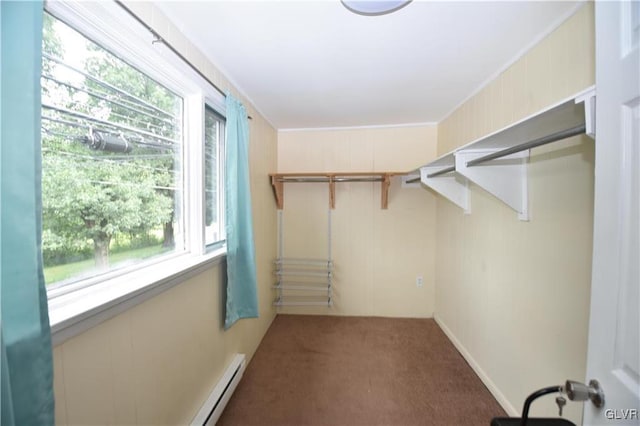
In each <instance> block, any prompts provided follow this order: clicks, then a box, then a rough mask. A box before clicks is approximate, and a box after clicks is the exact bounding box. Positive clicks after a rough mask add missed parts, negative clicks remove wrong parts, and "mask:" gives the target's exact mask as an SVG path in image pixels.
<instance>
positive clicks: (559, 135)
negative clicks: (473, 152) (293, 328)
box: [467, 124, 586, 167]
mask: <svg viewBox="0 0 640 426" xmlns="http://www.w3.org/2000/svg"><path fill="white" fill-rule="evenodd" d="M585 131H586V126H585V124H581V125H579V126H576V127H572V128H570V129H567V130H561V131H559V132H556V133H552V134H550V135H548V136H543V137H541V138H538V139H534V140H532V141H529V142H525V143H522V144H520V145H516V146H513V147H511V148H507V149H503V150H501V151H497V152H493V153H491V154H487V155H484V156H482V157H479V158H476V159H474V160H471V161H467V167H471V166H475V165H477V164H480V163H484V162H486V161H490V160H495V159H497V158H501V157H506V156H507V155H511V154H515V153H516V152H521V151H525V150H527V149H531V148H535V147H538V146H541V145H546V144H548V143H551V142H555V141H559V140H561V139H566V138H569V137H571V136H576V135H580V134H582V133H584V132H585Z"/></svg>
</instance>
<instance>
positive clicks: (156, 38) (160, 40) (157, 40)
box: [115, 0, 253, 120]
mask: <svg viewBox="0 0 640 426" xmlns="http://www.w3.org/2000/svg"><path fill="white" fill-rule="evenodd" d="M115 2H116V3H117V4H118V6H120V7H121V8H122V9H123V10H124V11H125V12H127V13H128V14H129V15H130V16H131V17H132V18H133V19H135V20H136V21H137V22H138V23H139V24H140V25H142V26H143V27H145V28H146V29H147V31H149V32H150V33H151V34H152V35H153V37H154V40H153V43H162V44H164V45H165V46H166V47H167V48H168V49H169V50H170V51H171V52H173V54H174V55H176V56H177V57H178V58H180V60H182V62H184V63H185V64H186V65H188V66H189V68H191V69H192V70H193V71H195V72H196V73H197V74H198V75H199V76H200V77H202V78H203V79H204V80H205V81H206V82H207V83H209V84H210V85H211V87H213V88H214V89H216V90H217V91H218V92H219V93H220V94H221V95H222V96H224V97H227V94H226V93H225V92H224V91H223V90H222V89H221V88H219V87H218V85H217V84H215V83H214V82H213V81H211V80H210V79H209V77H207V76H206V75H204V73H203V72H202V71H200V70H199V69H198V68H197V67H196V66H195V65H193V64H192V63H191V62H189V60H188V59H187V58H185V57H184V55H183V54H182V53H180V52H179V51H178V50H177V49H176V48H175V47H173V46H172V45H171V43H169V42H168V41H166V40H165V39H164V38H162V37H160V35H158V33H157V32H156V31H155V30H154V29H153V28H152V27H151V26H150V25H149V24H147V23H146V22H144V21H143V20H142V19H140V18H139V17H138V15H136V14H135V13H133V12H132V11H131V9H129V8H128V7H127V6H125V5H124V3H123V2H122V0H115ZM247 118H248V119H249V120H253V117H251V116H250V115H247Z"/></svg>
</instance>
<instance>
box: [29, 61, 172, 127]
mask: <svg viewBox="0 0 640 426" xmlns="http://www.w3.org/2000/svg"><path fill="white" fill-rule="evenodd" d="M42 56H43V57H44V58H46V59H48V60H50V61H53V62H55V63H57V64H60V65H62V66H63V67H65V68H67V69H70V70H71V71H74V72H77V73H78V74H80V75H83V76H85V77H87V78H88V79H90V80H91V81H94V82H96V83H98V84H99V85H101V86H103V87H106V88H108V89H111V90H113V91H116V92H118V93H120V94H122V95H124V96H126V97H128V98H131V99H133V100H135V101H136V102H139V103H140V104H142V105H144V106H146V107H147V108H150V109H152V110H154V111H157V112H159V113H162V114H165V115H166V116H168V117H173V114H171V113H169V112H167V111H164V110H162V109H160V108H158V107H157V106H155V105H153V104H151V103H149V102H147V101H145V100H144V99H140V98H138V97H137V96H134V95H132V94H131V93H129V92H126V91H124V90H122V89H120V88H118V87H116V86H114V85H112V84H110V83H107V82H106V81H103V80H100V79H99V78H97V77H94V76H93V75H91V74H89V73H87V72H85V71H82V70H80V69H78V68H76V67H74V66H72V65H69V64H67V63H66V62H64V61H63V60H62V59H60V58H56V57H54V56H51V55H49V54H48V53H45V52H43V53H42ZM134 69H135V68H134ZM136 71H137V70H136ZM138 72H139V71H138ZM143 75H144V74H143Z"/></svg>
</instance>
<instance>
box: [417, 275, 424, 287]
mask: <svg viewBox="0 0 640 426" xmlns="http://www.w3.org/2000/svg"><path fill="white" fill-rule="evenodd" d="M423 285H424V279H423V278H422V275H418V276H417V277H416V287H418V288H422V286H423Z"/></svg>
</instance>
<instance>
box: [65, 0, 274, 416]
mask: <svg viewBox="0 0 640 426" xmlns="http://www.w3.org/2000/svg"><path fill="white" fill-rule="evenodd" d="M127 6H129V7H131V8H132V9H133V10H134V11H135V12H136V13H138V14H139V16H140V17H141V18H142V19H144V20H145V21H146V22H148V23H150V24H151V25H152V26H153V28H154V29H155V30H156V31H157V32H158V33H159V34H160V35H161V36H162V37H164V38H165V39H166V40H168V41H169V42H170V43H172V44H173V45H174V46H177V47H178V48H179V49H180V51H181V52H182V53H183V54H184V55H185V56H186V57H187V58H188V59H189V60H190V61H191V62H192V63H194V64H196V65H197V66H198V67H199V68H200V69H201V70H202V71H203V72H204V73H205V74H206V75H207V76H208V77H209V78H210V79H211V80H212V81H213V82H215V83H216V84H217V85H219V86H220V87H221V88H223V89H230V90H231V92H232V93H233V94H234V96H236V97H239V98H240V99H241V100H242V102H243V103H244V105H245V107H247V110H248V112H249V114H250V115H251V116H252V117H253V120H251V121H250V134H251V140H250V161H251V191H252V196H253V210H254V227H255V228H254V231H255V241H256V258H257V273H258V297H259V307H260V318H259V319H251V320H241V321H239V322H238V323H236V324H235V325H234V326H233V327H232V328H231V329H230V330H229V331H223V329H222V324H223V312H224V310H223V307H222V303H223V298H222V292H223V291H224V286H223V285H222V282H223V281H222V280H223V276H224V275H223V274H224V266H223V265H220V266H216V267H213V268H211V269H210V270H207V271H206V272H204V273H202V274H200V275H198V276H196V277H194V278H191V279H188V280H186V281H185V282H183V283H181V284H179V285H177V286H176V287H173V288H172V289H170V290H168V291H166V292H164V293H162V294H160V295H158V296H156V297H154V298H152V299H150V300H148V301H146V302H144V303H142V304H140V305H137V306H135V307H134V308H132V309H130V310H128V311H126V312H124V313H123V314H121V315H118V316H116V317H114V318H112V319H110V320H108V321H106V322H104V323H102V324H100V325H98V326H96V327H94V328H92V329H90V330H88V331H86V332H84V333H82V334H80V335H78V336H75V337H73V338H71V339H70V340H67V341H65V342H64V343H62V344H61V345H59V346H57V347H55V348H54V374H55V375H54V389H55V397H56V424H58V425H65V424H70V425H88V424H172V425H174V424H186V423H189V422H190V421H191V419H192V418H193V416H194V415H195V414H196V413H197V411H198V409H199V408H200V406H201V405H202V403H203V402H204V400H205V399H206V397H207V396H208V395H209V392H210V391H211V390H212V389H213V387H214V386H215V384H216V382H217V380H218V379H219V377H220V376H221V375H222V373H223V371H224V369H225V368H226V366H227V365H228V363H229V361H230V360H231V358H232V355H233V354H235V353H237V352H241V353H245V354H247V355H248V356H249V357H251V356H252V355H253V353H254V351H255V349H256V347H257V345H258V344H259V343H260V340H261V339H262V336H263V335H264V333H265V332H266V330H267V328H268V327H269V325H270V324H271V321H272V320H273V318H274V315H275V310H274V309H273V307H272V306H271V302H272V294H271V290H270V287H271V285H272V282H271V281H272V280H271V262H272V260H273V258H274V257H275V255H276V213H275V203H274V201H273V196H272V195H271V187H270V185H269V179H268V173H270V172H272V171H273V170H275V169H276V142H277V138H276V132H275V130H274V129H273V128H272V127H271V126H270V125H269V123H268V122H267V121H266V120H265V119H264V118H263V117H262V116H261V115H260V114H259V113H258V112H257V111H256V110H255V109H254V108H253V106H252V105H251V103H250V102H249V101H248V100H247V99H245V98H243V97H242V96H241V95H240V94H239V93H237V91H236V90H235V88H234V87H233V86H232V85H231V84H230V83H229V82H228V81H226V80H225V78H224V77H223V76H222V74H221V73H220V72H218V71H217V70H216V69H215V67H214V66H213V65H212V64H210V63H208V62H207V61H206V59H204V57H203V55H202V54H201V53H200V52H198V51H197V49H195V48H193V46H191V45H190V44H189V42H188V41H187V40H186V39H184V38H183V37H182V36H181V35H180V33H179V32H178V31H177V30H176V29H175V28H174V27H173V26H171V25H170V24H169V23H168V21H167V20H166V18H165V17H164V16H163V15H162V14H161V13H160V12H159V11H158V10H157V9H154V8H153V7H152V5H151V4H149V3H143V2H127Z"/></svg>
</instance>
